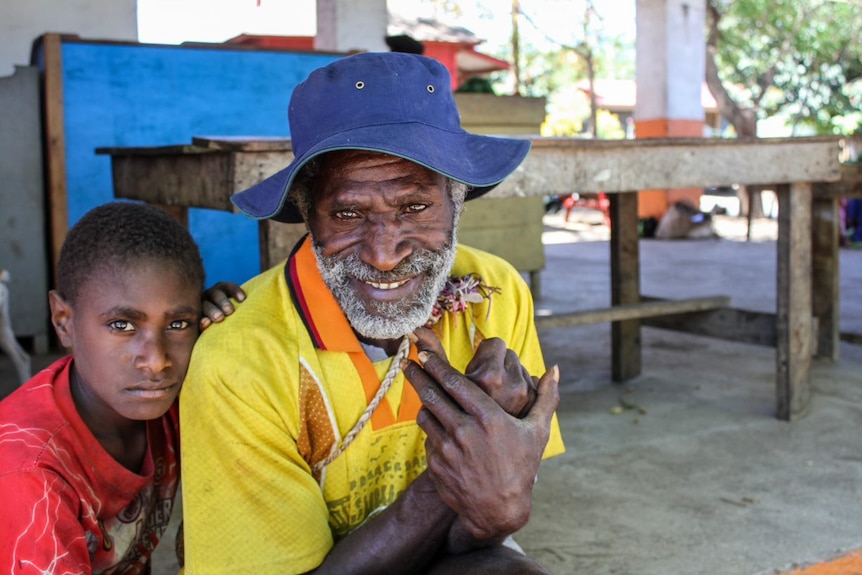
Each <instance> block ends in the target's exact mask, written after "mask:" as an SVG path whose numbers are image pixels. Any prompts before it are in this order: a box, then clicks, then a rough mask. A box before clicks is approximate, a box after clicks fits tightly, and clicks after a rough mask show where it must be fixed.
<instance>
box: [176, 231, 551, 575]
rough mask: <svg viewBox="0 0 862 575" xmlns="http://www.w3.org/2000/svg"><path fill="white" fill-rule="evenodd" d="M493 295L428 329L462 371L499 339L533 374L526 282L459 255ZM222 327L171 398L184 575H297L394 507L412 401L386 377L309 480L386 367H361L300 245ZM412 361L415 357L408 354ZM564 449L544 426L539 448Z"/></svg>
mask: <svg viewBox="0 0 862 575" xmlns="http://www.w3.org/2000/svg"><path fill="white" fill-rule="evenodd" d="M470 272H472V273H476V274H478V275H480V276H481V277H482V279H483V281H484V283H485V284H487V285H490V286H495V287H498V288H500V290H501V291H500V293H495V294H494V295H493V296H492V299H491V302H490V307H489V302H488V301H487V300H485V301H483V303H477V304H473V305H472V309H471V310H468V311H467V312H465V313H460V314H444V315H443V317H442V318H441V319H440V321H439V322H438V323H437V324H436V325H435V330H436V331H437V333H438V335H439V336H440V338H441V341H442V343H443V347H444V348H445V350H446V354H447V356H448V358H449V361H450V362H451V364H452V365H453V366H454V367H456V368H457V369H459V370H461V371H463V370H464V368H465V367H466V365H467V363H468V362H469V361H470V359H471V358H472V356H473V352H474V350H475V347H476V346H477V345H478V344H479V343H480V342H481V341H482V340H483V339H485V338H488V337H500V338H502V339H503V340H504V341H506V342H507V345H508V347H509V348H510V349H512V350H514V351H515V352H516V353H517V354H518V356H519V357H520V359H521V362H522V363H523V364H524V366H525V367H526V368H527V369H528V370H529V371H530V373H532V374H533V375H541V374H542V373H544V372H545V365H544V362H543V359H542V354H541V350H540V348H539V341H538V337H537V335H536V330H535V326H534V325H533V304H532V299H531V297H530V293H529V290H528V288H527V286H526V283H525V282H524V281H523V279H522V278H521V276H520V274H518V273H517V271H515V270H514V269H513V268H512V267H511V266H510V265H509V264H508V263H507V262H505V261H504V260H502V259H499V258H497V257H495V256H492V255H490V254H486V253H484V252H480V251H478V250H474V249H472V248H467V247H464V246H461V247H459V248H458V255H457V257H456V261H455V265H454V268H453V270H452V275H456V276H460V275H466V274H467V273H470ZM243 288H244V289H245V291H246V294H247V295H248V298H247V299H246V301H245V302H244V303H243V304H242V305H240V306H238V307H237V311H236V312H235V313H234V314H232V315H231V316H230V317H229V318H228V319H227V321H225V322H224V323H223V324H221V325H217V326H214V327H211V328H210V329H208V330H207V331H205V332H204V333H203V334H202V336H201V338H200V339H199V340H198V343H197V344H196V346H195V349H194V353H193V355H192V362H191V365H190V367H189V372H188V376H187V378H186V381H185V383H184V387H183V390H182V401H181V402H180V415H181V420H180V421H181V429H182V433H181V440H182V476H183V481H182V486H183V509H184V529H185V559H186V564H185V573H186V574H188V575H194V574H197V573H237V572H241V571H242V572H249V573H255V574H258V575H260V574H265V573H273V574H278V575H283V574H286V573H304V572H306V571H309V570H311V569H314V568H315V567H317V566H319V565H320V563H322V561H323V559H324V558H325V557H326V555H327V554H328V553H329V550H330V549H331V548H332V546H333V545H334V543H335V542H336V541H337V540H338V538H339V537H342V536H344V535H346V534H348V533H350V532H351V531H352V530H353V529H355V528H357V527H358V526H359V525H361V524H362V523H363V522H364V521H366V520H367V519H368V518H369V517H371V516H373V515H374V514H375V513H377V512H379V511H381V510H383V509H385V508H386V507H387V506H388V505H390V504H391V503H392V502H394V501H395V500H396V499H397V498H398V496H399V495H400V494H401V493H402V492H403V491H404V490H405V489H406V488H407V486H408V485H410V483H411V482H412V481H413V480H414V479H415V478H416V477H417V476H418V475H419V474H420V473H422V471H424V469H425V467H426V462H425V446H424V442H425V435H424V433H423V432H422V430H421V429H420V428H419V427H418V426H417V425H416V421H415V417H416V414H417V413H418V411H419V408H420V407H421V404H420V401H419V399H418V397H417V395H416V392H415V391H414V390H413V387H412V386H410V385H409V384H406V385H405V382H404V377H403V375H401V374H399V376H398V377H397V378H396V380H395V382H394V384H393V386H392V388H391V389H390V390H389V392H388V393H387V395H386V397H385V399H384V400H383V402H382V403H381V404H380V406H378V408H377V410H376V411H375V412H374V415H373V417H372V418H371V421H370V422H369V424H368V425H367V426H366V427H365V428H364V429H363V430H362V431H361V432H360V433H359V434H358V435H357V436H356V438H355V440H354V441H353V442H352V443H351V444H350V446H349V447H348V448H347V449H346V450H345V452H344V453H342V454H341V455H339V456H338V457H337V458H336V459H335V460H334V461H332V462H331V463H330V464H329V465H327V466H325V467H324V468H323V469H322V470H320V471H317V472H314V471H313V470H312V468H313V466H314V464H315V463H317V462H320V461H322V460H323V459H325V458H326V457H327V456H328V455H329V454H330V453H332V452H333V451H334V450H335V449H336V448H337V447H338V446H339V445H340V443H341V440H342V438H343V437H344V436H345V435H346V434H347V433H348V432H349V431H350V429H351V428H352V427H353V425H354V424H355V423H356V421H357V420H358V419H359V418H360V417H361V415H362V412H363V411H364V409H365V407H366V406H367V405H368V402H369V401H370V399H371V398H372V397H373V396H374V393H375V392H376V391H377V388H378V386H379V384H380V381H381V380H382V379H383V377H384V375H385V373H386V371H387V369H388V367H389V364H390V363H391V360H389V359H387V360H383V361H379V362H376V363H372V362H371V361H370V360H369V359H368V357H367V356H366V354H365V352H364V350H363V348H362V347H361V344H360V343H359V341H358V340H357V339H356V337H355V335H354V334H353V331H352V330H351V329H350V326H349V324H348V322H347V319H346V318H345V317H344V315H343V314H342V312H341V309H340V308H339V307H338V304H337V303H336V301H335V299H334V298H333V297H332V295H331V294H330V292H329V291H328V289H326V287H325V284H324V283H323V280H322V279H321V277H320V274H319V272H318V271H317V264H316V261H315V260H314V255H313V253H312V251H311V249H310V242H309V241H308V240H306V241H305V242H304V243H303V244H302V246H301V247H300V248H299V249H297V250H296V251H295V253H294V254H293V255H292V256H291V258H290V259H289V260H288V261H287V264H286V265H282V266H276V267H275V268H273V269H271V270H269V271H267V272H264V273H262V274H261V275H259V276H257V277H256V278H253V279H252V280H250V281H249V282H248V283H247V284H246V285H245V286H243ZM411 354H413V357H415V349H413V350H412V351H411ZM563 451H564V448H563V443H562V438H561V436H560V432H559V427H558V425H557V421H556V417H555V418H554V421H553V424H552V429H551V438H550V440H549V443H548V446H547V447H546V450H545V456H546V457H550V456H553V455H557V454H560V453H562V452H563Z"/></svg>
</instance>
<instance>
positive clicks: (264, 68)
mask: <svg viewBox="0 0 862 575" xmlns="http://www.w3.org/2000/svg"><path fill="white" fill-rule="evenodd" d="M338 57H339V55H337V54H310V53H290V52H274V51H264V50H247V49H242V50H240V49H235V50H234V49H222V48H218V49H213V48H202V47H188V46H161V45H147V44H110V43H100V42H91V43H88V42H86V41H78V40H73V41H68V40H66V41H64V42H63V49H62V58H63V98H64V101H63V108H64V115H65V137H66V173H67V188H68V217H69V225H70V226H71V225H73V224H74V223H75V222H76V221H77V220H78V219H80V217H81V216H82V215H83V214H84V213H85V212H87V211H88V210H89V209H90V208H93V207H95V206H97V205H99V204H102V203H105V202H108V201H111V200H113V199H114V192H113V185H112V181H111V159H110V156H106V155H97V154H96V153H95V149H96V148H101V147H127V146H133V147H140V146H164V145H174V144H190V143H191V140H192V137H193V136H216V135H217V136H287V135H289V128H288V124H287V104H288V100H289V98H290V93H291V91H292V90H293V88H294V87H295V86H296V85H297V84H298V83H299V82H301V81H302V80H303V79H305V77H306V76H307V75H308V74H309V72H311V71H312V70H313V69H315V68H318V67H320V66H324V65H326V64H328V63H329V62H332V61H333V60H335V59H337V58H338ZM189 228H190V230H191V233H192V235H193V236H194V238H195V239H196V240H197V242H198V244H199V245H200V248H201V255H202V257H203V260H204V265H205V267H206V272H207V283H208V284H211V283H213V282H215V281H221V280H226V281H236V282H238V283H242V282H243V281H245V280H247V279H248V278H250V277H252V276H253V275H255V274H257V273H258V272H259V271H260V256H259V252H258V237H257V223H256V222H255V221H254V220H252V219H250V218H248V217H246V216H243V215H240V214H230V213H227V212H219V211H213V210H203V209H191V210H189Z"/></svg>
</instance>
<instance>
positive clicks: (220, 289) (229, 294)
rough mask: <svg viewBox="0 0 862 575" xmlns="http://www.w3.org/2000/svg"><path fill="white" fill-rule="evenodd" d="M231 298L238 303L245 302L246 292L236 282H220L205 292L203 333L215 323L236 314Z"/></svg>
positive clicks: (203, 295) (202, 316)
mask: <svg viewBox="0 0 862 575" xmlns="http://www.w3.org/2000/svg"><path fill="white" fill-rule="evenodd" d="M231 298H233V299H235V300H236V301H237V302H238V303H241V302H243V301H244V300H245V292H244V291H243V290H242V288H241V287H239V285H238V284H236V283H234V282H218V283H217V284H215V285H213V286H212V287H210V288H208V289H205V290H204V293H203V294H202V295H201V320H200V330H201V331H203V330H205V329H206V328H208V327H209V326H211V325H212V324H213V323H219V322H221V321H224V318H226V317H227V316H229V315H230V314H232V313H233V312H234V309H235V308H234V305H233V303H232V302H231V301H230V300H231Z"/></svg>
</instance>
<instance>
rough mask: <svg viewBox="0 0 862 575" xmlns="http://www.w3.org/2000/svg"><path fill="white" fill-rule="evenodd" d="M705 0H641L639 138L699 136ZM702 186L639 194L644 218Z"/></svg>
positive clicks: (693, 195) (657, 214)
mask: <svg viewBox="0 0 862 575" xmlns="http://www.w3.org/2000/svg"><path fill="white" fill-rule="evenodd" d="M705 26H706V0H637V40H636V70H637V71H636V78H637V100H636V104H635V112H634V118H635V134H636V136H637V137H638V138H700V137H703V130H704V119H705V118H704V117H705V113H704V109H703V102H702V100H701V90H702V89H703V85H704V82H705V80H706V28H705ZM701 192H702V190H696V189H692V190H670V191H666V190H663V191H650V192H643V193H641V194H639V197H638V199H639V201H640V206H639V209H638V213H639V215H640V217H648V216H655V217H661V216H662V215H663V214H664V212H665V211H666V210H667V208H668V206H669V205H670V204H671V203H673V202H675V201H678V200H680V199H684V198H685V199H689V200H692V201H693V202H694V203H695V205H697V203H698V201H697V199H698V198H699V197H700V194H701Z"/></svg>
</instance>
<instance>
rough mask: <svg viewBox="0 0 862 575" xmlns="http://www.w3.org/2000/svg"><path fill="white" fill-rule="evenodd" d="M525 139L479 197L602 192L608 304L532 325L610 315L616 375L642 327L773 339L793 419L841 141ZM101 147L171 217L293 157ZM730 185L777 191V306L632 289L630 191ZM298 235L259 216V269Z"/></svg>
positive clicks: (819, 320)
mask: <svg viewBox="0 0 862 575" xmlns="http://www.w3.org/2000/svg"><path fill="white" fill-rule="evenodd" d="M527 139H530V140H531V141H532V142H533V148H532V150H531V152H530V154H529V155H528V156H527V159H526V160H525V161H524V163H523V164H522V165H521V167H519V168H518V170H516V172H515V173H514V174H512V175H511V176H510V177H509V178H508V179H507V180H506V181H504V182H503V183H502V184H501V185H500V186H498V187H497V188H496V189H495V190H494V191H493V192H491V193H490V194H489V197H496V198H506V197H527V196H544V195H550V194H568V193H572V192H574V191H577V192H580V193H598V192H605V193H607V194H608V195H609V197H610V200H611V205H610V215H611V226H612V234H611V241H610V249H611V307H610V308H608V309H603V310H590V311H586V312H577V313H572V314H557V315H553V316H547V317H538V318H537V320H536V321H537V326H538V327H539V328H540V329H550V328H555V327H563V326H568V325H577V324H582V323H587V322H596V321H610V322H611V323H612V350H611V362H612V373H613V377H614V380H616V381H626V380H628V379H631V378H633V377H635V376H637V375H639V374H640V373H641V343H640V341H641V340H640V328H641V325H642V324H644V325H655V326H657V327H663V328H667V329H677V330H684V331H690V332H694V333H701V334H705V335H709V336H712V337H724V338H729V339H733V340H734V341H742V342H749V343H758V344H765V345H771V346H774V347H775V349H776V411H777V417H778V418H780V419H783V420H793V419H796V418H798V417H800V416H802V415H804V414H805V413H806V411H807V409H808V405H809V399H810V370H811V358H812V355H815V354H816V355H818V356H822V357H826V358H828V359H832V360H835V359H837V357H838V337H839V336H838V334H839V332H838V275H837V271H838V254H837V250H838V240H837V237H838V236H837V222H838V218H837V207H836V206H837V199H836V198H837V197H839V196H840V195H842V194H844V195H846V194H847V193H851V192H852V191H853V190H855V189H856V188H857V187H858V185H859V184H858V180H855V179H854V178H856V177H857V175H858V174H856V173H851V171H847V170H845V171H844V172H842V167H841V164H840V162H839V153H840V140H839V138H832V137H829V138H786V139H759V140H751V141H747V140H725V139H655V140H581V139H571V138H539V137H529V138H527ZM99 152H100V153H105V154H110V155H111V156H112V169H113V178H114V194H115V196H117V197H122V198H129V199H138V200H144V201H147V202H150V203H154V204H161V205H164V206H168V207H169V208H170V209H173V210H174V211H175V213H177V215H178V216H179V217H181V218H182V217H183V216H184V211H185V210H186V209H187V208H188V207H202V208H211V209H217V210H229V211H233V210H234V208H233V205H232V204H231V203H230V200H229V198H230V195H231V194H233V193H235V192H239V191H241V190H244V189H246V188H247V187H249V186H251V185H252V184H254V183H256V182H258V181H260V180H261V179H263V178H265V177H267V176H269V175H270V174H273V173H275V172H276V171H278V170H279V169H281V168H283V167H284V166H285V165H287V164H288V163H289V162H290V160H291V159H292V157H293V155H292V151H291V148H290V140H289V139H260V138H194V139H193V143H192V145H190V146H169V147H157V148H112V149H102V150H99ZM833 183H834V184H833ZM731 184H744V185H772V186H774V187H775V189H776V190H777V195H778V201H779V222H778V224H779V225H778V230H779V231H778V245H777V252H778V266H777V269H778V272H777V274H778V277H777V283H776V285H777V293H776V301H777V309H776V313H775V314H762V313H755V312H749V311H745V310H734V309H733V308H730V307H729V298H726V297H724V296H716V297H714V298H698V299H692V300H683V301H679V300H677V301H666V300H654V299H647V298H644V297H642V295H641V293H640V256H639V237H638V231H637V229H638V226H637V224H638V209H637V206H638V195H637V193H636V192H637V191H638V190H650V189H675V188H689V187H711V186H726V185H731ZM841 186H844V187H843V188H842V187H841ZM854 186H855V187H854ZM815 192H816V193H815ZM478 201H482V200H478ZM303 231H304V228H303V226H301V225H288V224H279V223H275V222H269V221H263V222H261V223H260V247H261V265H262V267H269V266H270V265H274V264H275V263H277V262H278V261H280V260H281V259H283V257H284V255H285V254H286V250H287V249H289V248H290V247H292V245H293V243H294V242H295V239H296V238H297V237H298V236H299V235H301V234H302V233H303ZM833 239H834V241H833ZM812 262H813V264H812ZM815 317H816V320H815ZM815 326H816V327H817V328H818V329H817V332H816V333H815Z"/></svg>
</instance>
